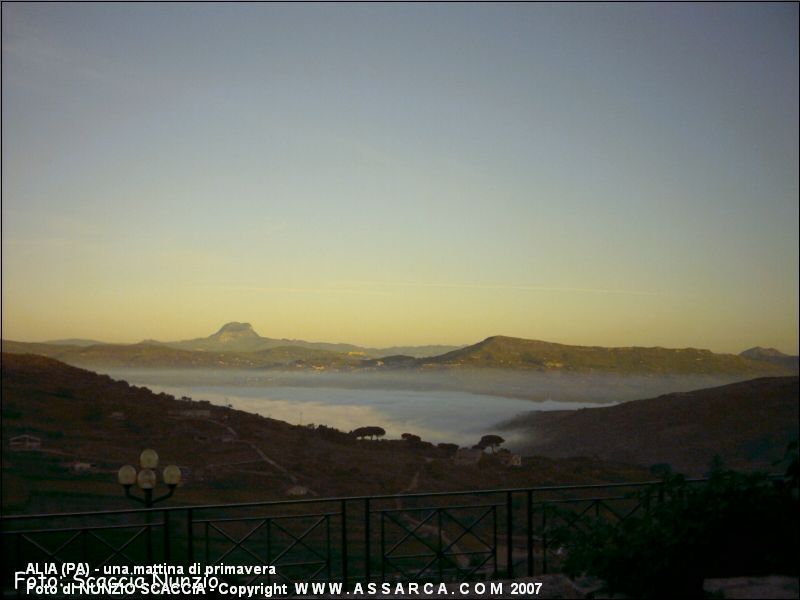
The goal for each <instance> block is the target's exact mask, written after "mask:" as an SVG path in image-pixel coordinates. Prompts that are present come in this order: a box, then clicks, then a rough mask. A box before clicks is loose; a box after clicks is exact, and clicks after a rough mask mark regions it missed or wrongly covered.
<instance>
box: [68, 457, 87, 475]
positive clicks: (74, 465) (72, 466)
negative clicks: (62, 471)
mask: <svg viewBox="0 0 800 600" xmlns="http://www.w3.org/2000/svg"><path fill="white" fill-rule="evenodd" d="M67 467H68V468H69V470H70V471H72V472H73V473H88V472H90V471H91V470H92V468H93V467H94V465H92V463H87V462H80V461H77V460H76V461H75V462H71V463H68V464H67Z"/></svg>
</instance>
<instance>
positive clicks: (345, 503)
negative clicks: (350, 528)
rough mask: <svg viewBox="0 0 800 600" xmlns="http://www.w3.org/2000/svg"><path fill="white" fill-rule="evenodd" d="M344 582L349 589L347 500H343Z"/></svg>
mask: <svg viewBox="0 0 800 600" xmlns="http://www.w3.org/2000/svg"><path fill="white" fill-rule="evenodd" d="M341 510H342V582H343V583H344V587H345V590H346V589H347V575H348V573H347V500H342V507H341Z"/></svg>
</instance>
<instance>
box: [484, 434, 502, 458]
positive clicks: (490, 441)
mask: <svg viewBox="0 0 800 600" xmlns="http://www.w3.org/2000/svg"><path fill="white" fill-rule="evenodd" d="M504 442H505V440H504V439H503V438H501V437H500V436H499V435H485V436H483V437H482V438H481V441H480V442H478V444H477V447H478V448H480V449H481V450H484V449H486V448H491V449H492V454H494V452H495V450H496V449H497V447H498V446H500V444H502V443H504Z"/></svg>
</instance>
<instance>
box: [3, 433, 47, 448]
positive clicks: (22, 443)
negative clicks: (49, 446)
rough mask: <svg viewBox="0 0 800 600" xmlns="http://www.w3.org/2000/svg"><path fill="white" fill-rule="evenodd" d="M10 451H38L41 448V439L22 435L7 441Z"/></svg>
mask: <svg viewBox="0 0 800 600" xmlns="http://www.w3.org/2000/svg"><path fill="white" fill-rule="evenodd" d="M9 445H10V446H11V450H12V451H14V452H21V451H23V450H39V449H40V448H41V447H42V439H41V438H38V437H36V436H35V435H28V434H27V433H24V434H22V435H18V436H16V437H13V438H11V439H10V440H9Z"/></svg>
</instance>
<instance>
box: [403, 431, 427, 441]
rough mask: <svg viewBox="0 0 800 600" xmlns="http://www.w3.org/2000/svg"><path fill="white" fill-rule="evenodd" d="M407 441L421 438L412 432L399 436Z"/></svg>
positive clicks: (420, 439)
mask: <svg viewBox="0 0 800 600" xmlns="http://www.w3.org/2000/svg"><path fill="white" fill-rule="evenodd" d="M400 437H401V438H403V439H404V440H405V441H407V442H421V441H422V438H421V437H419V436H418V435H414V434H413V433H404V434H402V435H401V436H400Z"/></svg>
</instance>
